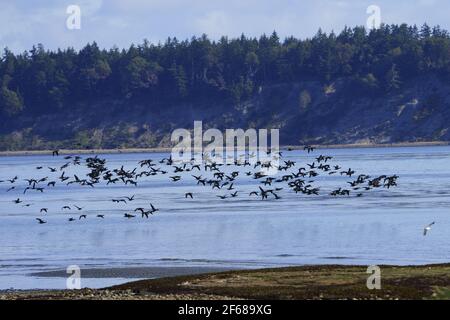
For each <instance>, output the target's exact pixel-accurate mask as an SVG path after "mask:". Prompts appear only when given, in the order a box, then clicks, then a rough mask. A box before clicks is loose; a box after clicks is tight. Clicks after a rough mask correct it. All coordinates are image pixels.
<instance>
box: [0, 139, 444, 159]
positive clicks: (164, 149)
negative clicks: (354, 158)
mask: <svg viewBox="0 0 450 320" xmlns="http://www.w3.org/2000/svg"><path fill="white" fill-rule="evenodd" d="M449 144H450V142H449V141H429V142H399V143H354V144H323V145H312V146H313V147H314V148H319V149H345V148H399V147H426V146H448V145H449ZM303 147H304V146H303V145H300V146H291V145H287V146H281V147H280V150H287V149H292V150H302V149H303ZM171 151H172V148H170V147H160V148H127V149H61V150H59V154H60V155H72V154H120V153H164V152H171ZM52 152H53V150H18V151H0V157H6V156H35V155H51V154H52Z"/></svg>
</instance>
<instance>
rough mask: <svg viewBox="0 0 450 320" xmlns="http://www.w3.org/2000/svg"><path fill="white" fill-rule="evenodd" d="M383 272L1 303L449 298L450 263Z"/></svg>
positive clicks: (46, 295) (247, 276)
mask: <svg viewBox="0 0 450 320" xmlns="http://www.w3.org/2000/svg"><path fill="white" fill-rule="evenodd" d="M379 268H380V269H379V270H380V275H381V282H380V287H379V289H376V288H375V289H368V288H367V279H368V277H369V276H370V274H368V273H367V266H361V265H310V266H308V265H307V266H299V267H284V268H270V269H269V268H267V269H254V270H235V271H224V272H213V273H203V274H195V275H192V274H191V275H179V276H167V275H170V274H173V273H171V272H172V271H173V270H172V271H170V272H169V273H167V275H166V277H164V278H158V279H149V280H139V281H134V282H128V283H124V284H121V285H117V286H112V287H109V288H105V289H97V290H96V289H89V288H85V289H82V290H5V291H0V300H4V299H7V300H14V299H24V300H35V299H39V300H42V299H44V300H45V299H52V300H55V299H56V300H57V299H70V300H74V299H91V300H104V299H106V300H199V299H202V300H214V299H260V300H265V299H299V300H302V299H377V300H378V299H388V300H397V299H401V300H403V299H450V264H434V265H421V266H392V265H389V266H387V265H380V266H379ZM126 272H127V268H123V269H122V270H121V273H126ZM106 273H107V274H111V271H107V272H106Z"/></svg>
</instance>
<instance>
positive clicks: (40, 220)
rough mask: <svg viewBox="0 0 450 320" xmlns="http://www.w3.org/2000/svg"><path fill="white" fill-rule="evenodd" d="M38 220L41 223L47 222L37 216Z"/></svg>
mask: <svg viewBox="0 0 450 320" xmlns="http://www.w3.org/2000/svg"><path fill="white" fill-rule="evenodd" d="M36 220H37V221H38V222H39V224H44V223H47V221H44V220H42V219H40V218H36Z"/></svg>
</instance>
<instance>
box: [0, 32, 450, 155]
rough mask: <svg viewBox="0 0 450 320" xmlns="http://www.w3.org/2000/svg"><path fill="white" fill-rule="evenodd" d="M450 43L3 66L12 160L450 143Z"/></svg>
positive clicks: (390, 39) (195, 42)
mask: <svg viewBox="0 0 450 320" xmlns="http://www.w3.org/2000/svg"><path fill="white" fill-rule="evenodd" d="M449 76H450V37H449V35H448V33H447V31H445V30H441V29H440V28H439V27H435V28H433V29H431V28H429V27H428V26H427V25H424V26H423V27H422V28H421V29H420V30H419V29H418V28H417V27H415V26H406V25H400V26H395V25H393V26H382V28H380V29H379V30H372V31H370V32H366V31H365V30H364V28H360V27H356V28H353V29H347V28H346V29H345V30H344V31H342V32H341V33H340V34H339V35H335V34H328V35H327V34H324V33H322V32H321V31H320V30H319V32H318V33H317V35H316V36H315V37H313V38H312V39H305V40H298V39H295V38H288V39H285V40H284V41H281V40H280V39H279V38H278V36H277V35H276V33H275V32H274V33H273V34H272V35H271V36H270V37H267V36H262V37H261V38H259V39H256V38H246V37H244V36H242V37H241V38H238V39H231V40H229V39H227V38H222V39H221V40H220V41H210V40H209V39H208V38H207V37H206V36H203V37H201V38H193V39H191V40H189V41H182V42H179V41H178V40H176V39H168V41H167V42H166V43H165V44H164V45H161V44H160V45H153V44H149V43H147V42H144V44H142V45H139V46H131V47H130V48H129V49H127V50H121V51H119V50H118V49H116V48H113V49H111V50H100V49H99V48H98V47H97V46H96V44H95V43H94V44H88V45H87V46H86V47H85V48H84V49H82V50H81V51H79V52H75V51H74V50H73V49H70V48H69V49H66V50H59V51H57V52H51V51H46V50H44V48H43V46H41V45H39V46H38V47H34V48H33V49H32V50H31V51H30V52H27V53H24V54H20V55H15V54H13V53H12V52H10V51H8V50H5V52H4V54H3V57H2V59H1V62H0V80H1V81H0V84H1V87H0V114H1V121H0V150H25V149H28V150H39V149H51V148H125V147H157V146H169V145H170V134H171V132H172V130H173V129H175V128H188V129H189V128H192V126H193V122H194V120H203V122H204V127H205V128H218V129H225V128H243V129H247V128H280V137H281V144H283V145H288V144H290V145H298V144H304V143H313V144H348V143H394V142H417V141H449V140H450V133H449V131H448V130H449V127H450V114H449V111H448V109H449V108H448V105H449V103H450V101H449V99H450V98H449V96H450V95H449V94H450V85H449V79H450V77H449Z"/></svg>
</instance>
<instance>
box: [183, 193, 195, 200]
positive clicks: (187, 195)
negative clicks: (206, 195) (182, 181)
mask: <svg viewBox="0 0 450 320" xmlns="http://www.w3.org/2000/svg"><path fill="white" fill-rule="evenodd" d="M184 197H185V198H187V197H190V198H191V199H194V197H193V196H192V192H186V193H185V194H184Z"/></svg>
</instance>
